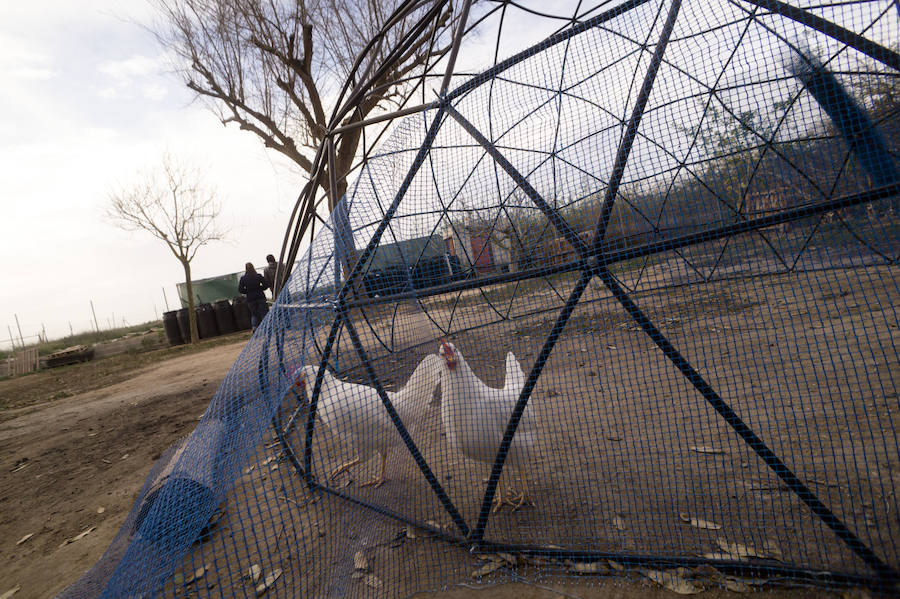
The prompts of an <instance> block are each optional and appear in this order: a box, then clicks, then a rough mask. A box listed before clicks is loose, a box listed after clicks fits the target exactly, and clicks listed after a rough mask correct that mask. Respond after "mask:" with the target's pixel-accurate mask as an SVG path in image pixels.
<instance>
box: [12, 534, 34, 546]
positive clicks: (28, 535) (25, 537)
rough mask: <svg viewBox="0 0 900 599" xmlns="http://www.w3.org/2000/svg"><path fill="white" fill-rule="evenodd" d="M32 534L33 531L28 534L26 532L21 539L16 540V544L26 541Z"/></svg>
mask: <svg viewBox="0 0 900 599" xmlns="http://www.w3.org/2000/svg"><path fill="white" fill-rule="evenodd" d="M33 536H34V533H33V532H32V533H29V534H27V535H25V536H24V537H22V538H21V539H19V540H18V541H16V545H21V544H22V543H24V542H25V541H27V540H28V539H30V538H31V537H33Z"/></svg>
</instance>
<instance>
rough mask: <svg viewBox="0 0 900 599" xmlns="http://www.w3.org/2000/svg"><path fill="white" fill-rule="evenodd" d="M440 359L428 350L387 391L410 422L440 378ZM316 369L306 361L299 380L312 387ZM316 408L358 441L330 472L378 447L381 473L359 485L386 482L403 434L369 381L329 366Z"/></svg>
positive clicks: (331, 425) (362, 458) (335, 472)
mask: <svg viewBox="0 0 900 599" xmlns="http://www.w3.org/2000/svg"><path fill="white" fill-rule="evenodd" d="M440 362H441V360H440V358H438V357H437V356H435V355H434V354H429V355H428V356H426V357H425V359H423V360H422V361H421V362H420V363H419V365H418V366H416V369H415V371H414V372H413V374H412V376H411V377H409V380H408V381H407V383H406V386H404V387H403V389H402V390H400V391H396V392H391V391H388V392H387V394H388V398H390V400H391V404H393V406H394V409H395V410H396V411H397V414H398V415H399V416H400V419H401V420H402V421H403V423H404V425H406V426H407V427H408V426H409V423H410V422H411V421H413V420H415V419H417V418H418V417H419V416H420V415H421V412H422V410H423V409H424V408H425V407H426V406H427V404H428V403H429V402H430V400H431V397H432V395H433V394H434V390H435V388H436V387H437V385H438V383H440V380H441V379H440ZM317 371H318V367H317V366H311V365H310V366H304V367H303V368H302V369H301V371H300V374H299V377H298V382H299V383H300V385H301V386H303V387H305V388H306V389H307V392H312V385H313V383H314V381H315V380H316V373H317ZM316 413H317V415H318V416H319V418H321V419H322V421H323V422H324V423H325V424H326V425H327V426H328V428H329V429H331V430H332V431H333V432H335V433H336V434H337V435H339V436H341V437H342V438H343V439H344V440H346V441H348V442H349V443H350V444H351V445H353V447H354V449H355V450H356V454H357V456H356V458H354V459H353V460H350V461H349V462H346V463H344V464H341V465H340V466H338V467H337V468H335V469H334V470H333V471H332V472H331V478H334V477H336V476H338V475H339V474H341V473H342V472H344V471H346V470H348V469H350V468H352V467H353V466H356V465H357V464H360V463H363V464H364V463H366V462H368V461H369V459H371V457H372V455H373V454H375V453H377V454H379V455H380V456H381V470H380V474H379V475H378V476H376V477H374V478H373V479H372V480H370V481H368V482H366V483H363V484H362V485H360V486H363V487H366V486H370V485H371V486H374V487H379V486H381V485H382V484H383V483H384V482H385V478H384V474H385V468H386V466H387V454H388V451H390V449H391V448H392V447H394V446H395V445H398V444H400V443H402V442H403V440H402V439H401V438H400V433H398V432H397V428H396V427H395V426H394V424H393V422H392V421H391V417H390V416H389V415H388V412H387V410H386V409H385V407H384V404H383V403H382V402H381V398H380V397H378V392H377V391H376V390H375V389H374V388H372V387H367V386H366V385H357V384H354V383H345V382H344V381H341V380H340V379H337V378H335V377H334V376H332V374H331V373H330V372H328V371H327V370H326V371H325V376H324V378H323V379H322V389H321V391H320V394H319V401H318V403H317V407H316Z"/></svg>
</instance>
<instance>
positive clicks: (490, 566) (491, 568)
mask: <svg viewBox="0 0 900 599" xmlns="http://www.w3.org/2000/svg"><path fill="white" fill-rule="evenodd" d="M505 565H506V563H505V562H504V561H503V560H496V561H490V562H488V563H486V564H485V565H483V566H481V567H480V568H478V569H477V570H475V571H474V572H472V578H481V577H482V576H487V575H488V574H490V573H491V572H496V571H497V570H499V569H500V568H502V567H503V566H505Z"/></svg>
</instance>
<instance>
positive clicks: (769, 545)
mask: <svg viewBox="0 0 900 599" xmlns="http://www.w3.org/2000/svg"><path fill="white" fill-rule="evenodd" d="M716 544H717V545H718V546H719V548H720V549H721V550H722V551H724V552H726V553H728V554H730V555H731V556H732V557H733V558H737V559H743V558H745V557H758V558H761V559H781V550H780V549H779V548H778V547H777V546H776V545H775V544H774V543H773V542H771V541H766V544H765V550H760V549H757V548H755V547H751V546H750V545H741V544H740V543H729V542H728V541H726V540H725V539H722V538H718V539H716Z"/></svg>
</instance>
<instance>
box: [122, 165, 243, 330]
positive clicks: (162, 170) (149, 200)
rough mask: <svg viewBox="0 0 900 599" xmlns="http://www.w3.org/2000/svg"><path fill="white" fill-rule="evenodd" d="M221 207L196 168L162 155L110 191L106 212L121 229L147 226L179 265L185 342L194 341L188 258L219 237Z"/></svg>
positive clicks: (149, 231) (134, 229) (131, 229)
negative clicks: (128, 182) (186, 316)
mask: <svg viewBox="0 0 900 599" xmlns="http://www.w3.org/2000/svg"><path fill="white" fill-rule="evenodd" d="M220 211H221V207H220V205H219V203H218V202H216V200H215V192H214V191H213V190H212V189H211V188H207V187H205V186H204V185H203V184H202V182H201V176H200V173H199V172H198V171H197V170H196V169H193V168H189V167H187V166H185V165H183V164H180V163H179V162H178V161H176V160H175V159H174V158H173V157H172V156H170V155H168V154H166V155H165V156H163V159H162V163H161V164H160V166H159V167H157V168H156V169H153V170H150V171H147V172H144V173H142V174H141V175H139V177H138V178H137V180H136V182H135V183H134V184H132V185H131V186H130V187H126V188H122V189H120V190H117V191H114V192H112V193H110V196H109V206H108V208H107V216H108V217H109V218H110V220H111V221H112V222H113V223H114V224H115V225H116V226H118V227H120V228H122V229H125V230H126V231H137V230H141V231H147V232H148V233H150V234H151V235H153V236H154V237H156V238H157V239H159V240H161V241H163V242H165V244H166V246H168V248H169V250H170V251H171V252H172V254H173V255H174V256H175V257H176V258H178V261H179V262H181V266H182V268H184V282H185V286H186V287H187V296H188V314H189V315H190V329H191V343H197V341H198V339H199V336H198V334H197V319H196V315H195V312H194V288H193V284H192V282H191V260H193V259H194V256H196V255H197V250H199V249H200V248H201V247H202V246H204V245H206V244H207V243H209V242H210V241H217V240H220V239H223V238H224V237H225V231H223V230H220V229H219V228H218V227H217V225H216V218H217V217H218V216H219V213H220Z"/></svg>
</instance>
